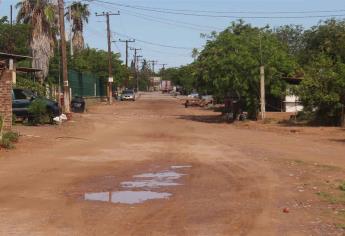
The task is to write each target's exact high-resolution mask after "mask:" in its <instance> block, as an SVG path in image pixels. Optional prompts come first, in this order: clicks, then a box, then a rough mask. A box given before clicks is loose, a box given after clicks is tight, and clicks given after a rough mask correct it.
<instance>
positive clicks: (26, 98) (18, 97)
mask: <svg viewBox="0 0 345 236" xmlns="http://www.w3.org/2000/svg"><path fill="white" fill-rule="evenodd" d="M38 98H39V99H43V100H44V101H45V102H46V104H47V112H48V113H49V115H50V116H51V117H50V118H54V117H57V116H60V115H61V113H62V111H61V108H59V105H58V103H57V102H55V101H52V100H49V99H46V98H41V97H38V96H37V95H36V94H35V93H34V92H33V91H31V90H29V89H13V90H12V112H13V114H14V115H15V116H16V117H19V118H23V119H26V118H29V117H30V114H29V111H28V109H29V106H30V104H31V103H32V102H33V101H35V99H38Z"/></svg>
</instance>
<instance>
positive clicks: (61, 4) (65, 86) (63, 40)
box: [58, 0, 71, 114]
mask: <svg viewBox="0 0 345 236" xmlns="http://www.w3.org/2000/svg"><path fill="white" fill-rule="evenodd" d="M58 4H59V22H60V40H61V62H62V63H61V64H62V77H63V95H64V112H65V113H66V114H69V113H71V111H70V93H69V85H68V71H67V52H66V36H65V8H64V2H63V0H59V2H58Z"/></svg>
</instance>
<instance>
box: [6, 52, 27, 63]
mask: <svg viewBox="0 0 345 236" xmlns="http://www.w3.org/2000/svg"><path fill="white" fill-rule="evenodd" d="M3 59H5V60H6V59H15V60H16V61H22V60H26V59H32V57H29V56H23V55H18V54H10V53H3V52H0V60H3Z"/></svg>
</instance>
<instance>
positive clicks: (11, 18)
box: [10, 5, 13, 27]
mask: <svg viewBox="0 0 345 236" xmlns="http://www.w3.org/2000/svg"><path fill="white" fill-rule="evenodd" d="M10 21H11V22H10V23H11V27H12V26H13V6H12V5H11V15H10Z"/></svg>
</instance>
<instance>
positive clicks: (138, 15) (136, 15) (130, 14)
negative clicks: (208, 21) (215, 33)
mask: <svg viewBox="0 0 345 236" xmlns="http://www.w3.org/2000/svg"><path fill="white" fill-rule="evenodd" d="M122 11H123V12H125V13H126V14H127V15H129V16H133V17H136V18H139V19H142V20H147V21H150V22H155V23H161V24H165V25H171V26H174V27H181V28H186V29H190V30H195V31H198V32H200V31H211V29H209V30H206V29H204V28H198V27H193V26H188V25H180V24H176V23H171V22H167V21H162V20H160V18H158V17H151V16H148V15H143V14H140V13H131V12H129V11H127V10H122ZM162 19H164V18H162ZM213 30H214V29H213Z"/></svg>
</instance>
